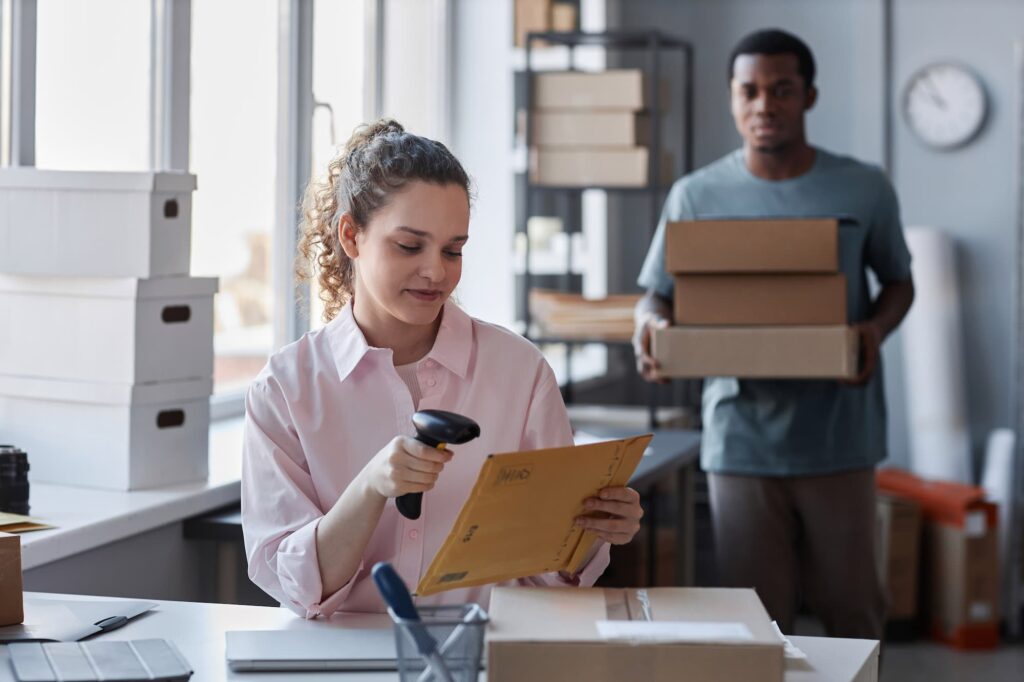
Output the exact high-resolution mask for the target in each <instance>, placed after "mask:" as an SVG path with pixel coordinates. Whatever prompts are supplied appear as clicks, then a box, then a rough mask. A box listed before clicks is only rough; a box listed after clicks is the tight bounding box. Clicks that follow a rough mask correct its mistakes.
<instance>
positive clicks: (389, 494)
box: [242, 120, 642, 618]
mask: <svg viewBox="0 0 1024 682" xmlns="http://www.w3.org/2000/svg"><path fill="white" fill-rule="evenodd" d="M469 198H470V190H469V178H468V176H467V175H466V172H465V171H464V170H463V168H462V166H461V164H459V162H458V160H456V159H455V157H454V156H453V155H452V154H451V152H449V151H448V149H447V148H445V146H444V145H442V144H440V143H438V142H435V141H433V140H428V139H426V138H422V137H419V136H416V135H412V134H409V133H406V132H405V131H404V129H403V128H402V127H401V126H400V125H399V124H397V123H395V122H394V121H390V120H382V121H378V122H377V123H374V124H372V125H369V126H363V127H362V128H360V129H358V130H357V131H356V132H355V134H354V135H353V136H352V138H351V139H350V140H349V141H348V143H347V145H346V146H345V148H344V150H343V151H342V153H341V154H340V155H339V156H338V158H336V159H335V160H334V161H333V162H332V163H331V164H330V165H329V167H328V173H327V177H326V179H325V180H324V181H323V182H321V183H315V182H314V183H311V185H310V187H309V189H308V190H307V195H306V201H305V206H304V215H305V217H304V224H303V237H302V241H301V243H300V247H299V251H300V263H308V262H310V261H312V262H313V263H314V264H315V267H316V269H318V270H319V277H318V279H319V284H320V296H321V298H322V299H323V301H324V303H325V315H324V316H325V318H326V319H327V320H331V321H330V323H329V324H328V325H327V326H326V327H324V328H322V329H320V330H317V331H314V332H310V333H308V334H306V335H305V336H303V337H302V338H301V339H300V340H299V341H297V342H295V343H293V344H291V345H289V346H287V347H285V348H283V349H282V350H281V351H280V352H278V353H277V354H275V355H274V356H273V357H271V358H270V361H269V362H268V363H267V366H266V368H265V369H264V370H263V372H262V373H261V374H260V375H259V376H258V377H257V378H256V380H255V381H254V383H253V384H252V386H251V387H250V389H249V392H248V395H247V399H246V426H245V443H244V466H243V472H242V525H243V530H244V534H245V545H246V554H247V556H248V559H249V577H250V578H251V579H252V580H253V582H255V583H256V584H257V585H259V586H260V587H262V588H263V589H264V590H266V591H267V592H268V593H269V594H271V595H272V596H273V597H275V598H276V599H278V600H279V601H280V602H281V603H282V604H284V605H286V606H288V607H289V608H291V609H293V610H294V611H295V612H296V613H298V614H300V615H302V616H304V617H307V618H313V617H315V616H318V615H324V616H326V615H330V614H331V613H332V612H334V611H336V610H346V611H382V610H384V606H383V603H382V602H381V600H380V598H379V596H378V594H377V591H376V589H375V587H374V585H373V581H372V579H370V576H369V570H370V568H372V566H373V564H374V563H376V562H377V561H390V562H391V563H392V564H394V566H395V568H396V570H398V572H399V574H400V575H401V576H402V577H403V579H405V581H406V582H407V583H409V584H413V585H415V584H416V583H417V582H418V580H419V577H420V576H421V575H422V573H424V572H425V571H426V569H427V567H428V565H429V563H430V560H431V559H432V558H433V556H434V554H435V553H436V552H437V550H438V549H439V548H440V546H441V544H442V543H443V541H444V539H445V537H446V536H447V534H448V531H449V530H450V528H451V527H452V525H453V523H454V521H455V519H456V517H457V515H458V512H459V510H460V509H461V507H462V504H463V502H464V501H465V500H466V498H467V496H468V494H469V491H470V490H471V488H472V486H473V483H474V482H475V480H476V476H477V474H478V472H479V469H480V466H481V464H482V462H483V459H484V457H486V456H487V455H488V454H491V453H495V452H508V451H515V450H532V449H537V448H545V447H557V446H563V445H568V444H571V443H572V433H571V430H570V426H569V419H568V415H567V414H566V410H565V405H564V404H563V402H562V399H561V395H560V393H559V390H558V385H557V383H556V382H555V378H554V375H553V373H552V372H551V368H550V367H548V365H547V363H546V362H545V361H544V358H543V356H542V355H541V354H540V352H539V351H538V350H537V349H536V348H535V347H534V346H533V345H532V344H530V343H529V342H527V341H525V340H524V339H522V338H521V337H519V336H517V335H515V334H513V333H511V332H509V331H507V330H505V329H502V328H500V327H496V326H494V325H490V324H487V323H484V322H481V321H479V320H476V319H473V318H470V317H469V316H468V315H466V314H465V313H464V312H463V311H462V310H461V309H460V308H459V307H458V306H457V305H456V304H455V303H454V302H452V301H451V300H450V296H451V294H452V291H453V290H454V289H455V287H456V285H457V284H458V283H459V278H460V276H461V272H462V260H461V259H462V249H463V247H464V246H465V244H466V241H467V239H468V236H469V234H468V231H469ZM300 271H301V274H304V275H308V274H309V270H308V268H307V267H305V266H303V267H300ZM419 409H442V410H448V411H451V412H456V413H460V414H464V415H466V416H468V417H470V418H472V419H474V420H476V421H477V422H478V423H479V424H480V428H481V436H480V438H478V439H476V440H474V441H471V442H470V443H467V444H465V445H462V446H458V447H457V448H456V449H455V450H454V451H441V450H435V449H432V448H429V447H427V446H425V445H423V444H422V443H419V442H418V441H416V440H414V439H413V438H412V435H413V434H414V433H415V431H414V429H413V426H412V415H413V413H414V412H415V411H416V410H419ZM374 453H376V454H374ZM413 492H421V493H424V496H423V511H422V514H421V516H420V518H418V519H416V520H409V519H406V518H404V517H402V516H401V515H400V514H399V513H398V512H397V510H396V509H395V505H394V503H389V500H390V499H391V498H394V497H397V496H400V495H403V494H406V493H413ZM585 507H586V508H587V509H588V510H592V511H593V512H603V514H601V513H599V514H598V516H600V517H601V518H592V517H590V516H588V517H586V518H580V519H578V521H577V522H578V523H579V524H580V525H581V526H583V527H585V528H587V529H589V530H592V531H593V532H594V533H595V534H596V535H597V536H598V537H599V538H600V539H601V540H602V542H600V543H598V544H597V546H596V548H595V550H594V551H593V552H592V554H591V556H590V557H589V558H588V560H587V561H586V562H585V563H584V565H583V568H582V569H581V571H580V573H579V574H578V575H567V574H565V573H558V574H548V575H540V576H533V577H530V578H526V579H523V580H520V581H518V582H519V583H522V584H530V585H591V584H593V582H594V580H595V579H596V578H597V577H598V576H599V575H600V574H601V572H602V571H603V570H604V568H605V567H606V566H607V564H608V544H623V543H626V542H629V541H630V540H631V539H632V538H633V536H634V535H635V534H636V532H637V530H638V529H639V519H640V517H641V515H642V511H641V508H640V504H639V496H638V495H637V493H636V492H635V491H633V490H631V489H629V488H609V489H605V490H603V491H601V494H600V495H599V498H595V499H591V500H587V501H586V503H585ZM490 587H491V586H484V587H475V588H468V589H458V590H452V591H449V592H444V593H441V594H439V595H435V596H433V597H431V598H428V599H425V600H423V603H435V604H436V603H463V602H470V601H476V602H481V603H484V604H486V603H487V598H488V596H489V593H490Z"/></svg>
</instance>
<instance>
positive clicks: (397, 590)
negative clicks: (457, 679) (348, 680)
mask: <svg viewBox="0 0 1024 682" xmlns="http://www.w3.org/2000/svg"><path fill="white" fill-rule="evenodd" d="M371 573H372V575H373V582H375V583H376V584H377V589H378V590H380V594H381V596H382V597H383V598H384V601H385V602H386V603H387V605H388V607H390V608H389V611H390V612H391V617H392V619H393V620H395V621H396V622H401V621H406V627H407V628H408V632H409V634H410V635H412V638H413V640H414V641H415V642H416V648H417V649H419V652H420V656H422V657H423V659H424V661H426V663H427V670H426V671H424V672H428V671H430V670H433V672H434V674H435V675H437V677H438V678H439V679H440V680H442V682H453V680H452V674H451V672H450V671H449V670H448V666H447V665H445V662H444V659H443V658H442V657H441V654H440V653H438V647H437V640H436V639H434V638H433V637H432V636H431V635H430V633H429V632H427V628H426V627H425V626H424V625H423V624H422V623H421V622H420V614H419V612H417V610H416V606H415V604H413V602H412V596H411V595H410V594H409V588H407V587H406V586H405V583H404V582H402V579H401V578H400V577H399V575H398V573H397V572H396V571H395V569H394V568H393V567H392V566H391V564H389V563H387V562H384V561H381V562H378V563H377V564H376V565H375V566H374V567H373V571H372V572H371Z"/></svg>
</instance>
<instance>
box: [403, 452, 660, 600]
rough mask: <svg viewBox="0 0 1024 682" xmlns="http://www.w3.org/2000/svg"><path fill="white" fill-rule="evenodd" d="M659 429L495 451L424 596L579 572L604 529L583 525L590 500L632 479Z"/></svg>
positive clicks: (424, 582)
mask: <svg viewBox="0 0 1024 682" xmlns="http://www.w3.org/2000/svg"><path fill="white" fill-rule="evenodd" d="M650 441H651V436H650V435H645V436H635V437H632V438H625V439H621V440H612V441H606V442H603V443H593V444H590V445H580V446H570V447H562V448H549V449H545V450H532V451H528V452H511V453H505V454H495V455H491V456H489V457H488V458H487V460H486V461H485V462H484V465H483V467H482V468H481V470H480V475H479V476H478V477H477V481H476V484H475V485H474V486H473V490H472V492H471V493H470V495H469V499H468V500H466V503H465V504H464V505H463V507H462V511H461V512H460V513H459V517H458V519H456V521H455V525H454V526H453V527H452V529H451V531H450V532H449V534H448V538H447V539H446V540H445V542H444V544H443V545H442V546H441V549H440V550H439V551H438V553H437V556H435V557H434V560H433V562H431V564H430V568H428V569H427V572H426V573H425V574H424V575H423V578H422V579H421V580H420V583H419V585H418V586H417V588H416V594H417V595H420V596H424V595H429V594H435V593H437V592H444V591H445V590H451V589H455V588H459V587H470V586H473V585H484V584H488V583H495V582H501V581H504V580H513V579H516V578H525V577H527V576H531V575H538V574H541V573H549V572H552V571H568V572H570V573H571V572H575V571H576V570H578V568H579V566H580V564H581V563H582V562H583V560H584V559H585V558H586V556H587V553H588V552H589V551H590V549H591V547H593V545H594V543H595V541H596V540H597V536H595V535H594V534H593V533H591V532H589V531H584V530H583V529H582V528H580V527H579V526H576V525H575V523H574V521H575V519H576V517H578V516H584V515H587V514H588V512H587V510H586V509H584V507H583V501H584V500H585V499H587V498H588V497H594V496H595V495H597V493H598V491H600V490H601V489H602V488H608V487H618V486H624V485H626V483H627V482H628V481H629V478H630V476H632V475H633V470H634V469H636V466H637V464H639V462H640V458H641V457H642V456H643V453H644V450H645V449H646V448H647V444H648V443H650Z"/></svg>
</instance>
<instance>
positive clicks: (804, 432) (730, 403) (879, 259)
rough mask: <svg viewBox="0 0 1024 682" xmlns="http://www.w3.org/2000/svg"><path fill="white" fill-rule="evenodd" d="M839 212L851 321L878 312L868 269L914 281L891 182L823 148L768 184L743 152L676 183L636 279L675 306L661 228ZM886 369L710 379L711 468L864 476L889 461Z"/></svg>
mask: <svg viewBox="0 0 1024 682" xmlns="http://www.w3.org/2000/svg"><path fill="white" fill-rule="evenodd" d="M765 217H838V218H841V222H840V226H839V268H840V270H841V271H842V272H843V273H844V274H845V275H846V281H847V293H846V298H847V310H848V313H847V315H848V319H849V322H850V323H855V322H859V321H862V320H866V319H868V318H869V317H870V316H871V298H870V294H869V293H868V280H867V273H866V268H870V269H871V270H872V271H873V272H874V274H875V276H876V277H877V278H878V281H879V282H880V283H882V284H885V283H888V282H900V281H906V280H909V279H910V252H909V251H908V250H907V245H906V242H905V241H904V239H903V231H902V228H901V225H900V216H899V205H898V203H897V201H896V194H895V192H894V191H893V188H892V185H891V184H890V183H889V181H888V179H887V178H886V177H885V175H884V174H883V173H882V171H881V170H880V169H879V168H876V167H874V166H869V165H867V164H864V163H861V162H859V161H856V160H854V159H851V158H848V157H843V156H836V155H834V154H830V153H828V152H826V151H824V150H821V149H817V150H816V157H815V161H814V165H813V166H812V167H811V169H810V170H809V171H808V172H806V173H804V174H803V175H801V176H799V177H796V178H791V179H787V180H778V181H772V180H764V179H761V178H758V177H756V176H755V175H753V174H752V173H751V172H750V170H749V169H748V168H747V165H746V163H745V161H744V158H743V151H742V150H737V151H735V152H733V153H731V154H729V155H727V156H725V157H723V158H721V159H719V160H718V161H715V162H714V163H712V164H710V165H708V166H705V167H704V168H702V169H700V170H698V171H696V172H694V173H691V174H690V175H687V176H685V177H683V178H680V179H679V180H678V181H676V183H675V184H674V185H673V186H672V189H671V190H670V191H669V194H668V198H667V199H666V201H665V206H664V209H663V210H662V214H661V220H660V222H659V224H658V230H657V233H656V234H655V236H654V241H653V242H652V244H651V247H650V251H649V252H648V253H647V259H646V260H645V262H644V266H643V269H642V270H641V272H640V277H639V279H638V281H639V283H640V285H641V286H643V287H646V288H648V289H654V290H655V291H656V292H657V293H658V294H659V295H661V296H663V297H664V298H666V299H669V300H671V299H672V297H673V281H672V276H671V275H669V274H668V273H666V272H665V224H666V223H668V222H674V221H679V220H707V219H715V218H765ZM881 372H882V368H881V363H879V366H878V368H877V370H876V372H875V374H874V376H873V377H872V379H871V381H870V382H869V383H868V384H867V385H866V386H845V385H842V384H840V383H839V382H837V381H823V380H813V381H808V380H747V379H734V378H726V377H714V378H709V379H707V380H706V381H705V384H704V397H703V421H704V437H703V446H702V453H701V464H702V466H703V468H704V469H705V470H706V471H712V472H718V473H736V474H752V475H760V476H794V475H811V474H827V473H836V472H841V471H850V470H854V469H863V468H867V467H870V466H873V465H875V464H877V463H878V462H879V461H881V460H883V459H885V457H886V412H885V395H884V393H883V383H882V378H881Z"/></svg>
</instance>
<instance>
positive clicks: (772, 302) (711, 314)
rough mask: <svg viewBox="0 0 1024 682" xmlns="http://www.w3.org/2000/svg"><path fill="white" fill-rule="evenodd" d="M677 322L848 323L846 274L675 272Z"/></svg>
mask: <svg viewBox="0 0 1024 682" xmlns="http://www.w3.org/2000/svg"><path fill="white" fill-rule="evenodd" d="M675 322H676V324H680V325H694V326H702V325H734V326H754V325H766V326H772V325H794V326H820V325H843V324H846V277H845V276H844V275H842V274H836V275H676V277H675Z"/></svg>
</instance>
